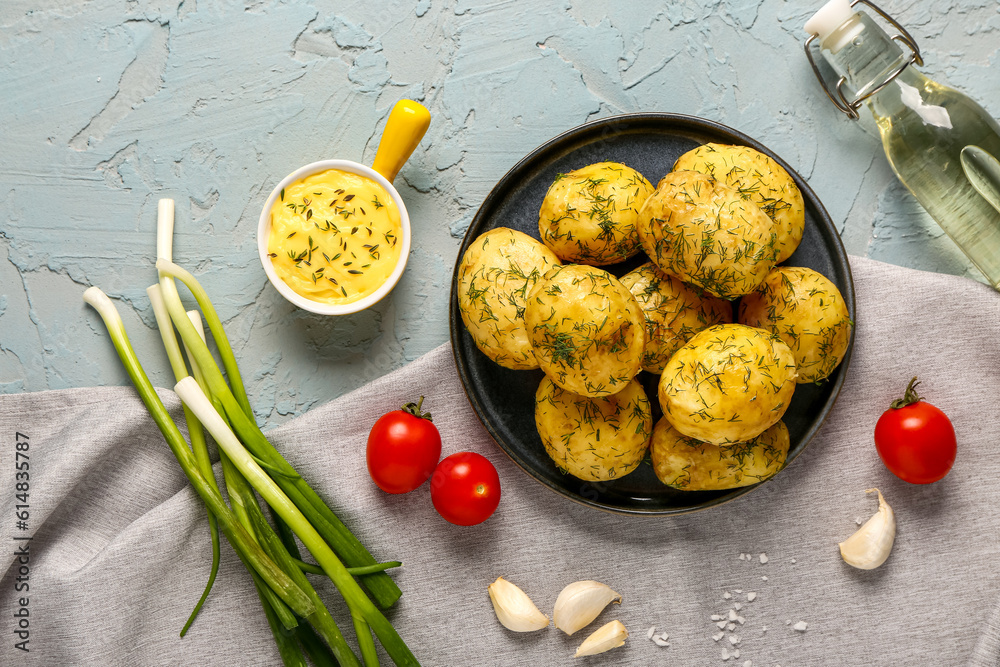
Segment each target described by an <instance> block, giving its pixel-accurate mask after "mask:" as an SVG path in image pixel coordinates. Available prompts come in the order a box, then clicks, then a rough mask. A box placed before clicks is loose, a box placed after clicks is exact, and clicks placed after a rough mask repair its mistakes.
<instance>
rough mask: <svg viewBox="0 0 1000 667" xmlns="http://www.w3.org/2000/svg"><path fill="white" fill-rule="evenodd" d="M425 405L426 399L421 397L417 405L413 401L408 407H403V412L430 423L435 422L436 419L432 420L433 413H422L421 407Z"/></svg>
mask: <svg viewBox="0 0 1000 667" xmlns="http://www.w3.org/2000/svg"><path fill="white" fill-rule="evenodd" d="M423 404H424V397H423V396H421V397H420V400H419V401H417V402H416V403H413V402H412V401H411V402H410V403H407V404H406V405H404V406H403V408H402V410H403V412H405V413H407V414H410V415H413V416H414V417H417V418H418V419H426V420H427V421H429V422H433V421H434V419H432V418H431V413H429V412H421V411H420V406H421V405H423Z"/></svg>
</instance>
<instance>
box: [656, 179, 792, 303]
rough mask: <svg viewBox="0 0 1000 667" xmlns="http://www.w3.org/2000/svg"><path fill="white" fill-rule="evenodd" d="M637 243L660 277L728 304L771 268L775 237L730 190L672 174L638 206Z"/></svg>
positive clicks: (764, 219) (753, 208)
mask: <svg viewBox="0 0 1000 667" xmlns="http://www.w3.org/2000/svg"><path fill="white" fill-rule="evenodd" d="M639 240H640V242H641V243H642V248H643V250H645V251H646V254H647V255H649V258H650V259H651V260H653V262H654V263H656V265H657V266H658V267H659V268H660V270H662V271H663V272H664V273H667V274H669V275H672V276H676V277H677V278H680V279H681V280H683V281H684V282H686V283H691V284H693V285H696V286H698V287H700V288H701V289H703V290H705V291H706V292H708V293H709V294H712V295H713V296H718V297H722V298H723V299H733V298H736V297H738V296H742V295H743V294H747V293H749V292H752V291H753V290H754V289H756V288H757V285H759V284H760V283H761V281H762V280H764V276H766V275H767V273H768V272H769V271H770V270H771V269H772V268H774V263H775V256H776V248H775V243H776V242H777V235H776V234H775V232H774V223H773V222H771V219H770V218H769V217H767V216H766V215H765V214H764V212H763V211H761V210H760V207H759V206H757V205H756V204H754V203H753V202H750V201H745V200H744V199H743V198H742V197H740V194H739V193H738V192H737V191H736V190H735V189H734V188H732V187H730V186H728V185H726V184H725V183H722V182H721V181H718V180H716V179H715V178H713V177H711V176H709V175H707V174H701V173H698V172H695V171H674V172H671V173H669V174H667V175H666V176H664V177H663V179H662V180H661V181H660V183H659V184H658V185H657V186H656V190H655V191H654V192H653V194H652V195H650V197H649V199H647V200H646V203H645V204H644V205H643V208H642V211H640V214H639Z"/></svg>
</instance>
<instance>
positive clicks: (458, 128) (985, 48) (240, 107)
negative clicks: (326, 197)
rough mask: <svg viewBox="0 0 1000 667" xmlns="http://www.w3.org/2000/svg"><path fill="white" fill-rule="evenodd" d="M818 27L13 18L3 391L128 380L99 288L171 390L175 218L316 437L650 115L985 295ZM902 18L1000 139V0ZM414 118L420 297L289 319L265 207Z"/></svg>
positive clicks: (217, 9) (276, 11)
mask: <svg viewBox="0 0 1000 667" xmlns="http://www.w3.org/2000/svg"><path fill="white" fill-rule="evenodd" d="M820 4H821V2H819V1H817V2H801V1H796V2H782V1H777V0H762V1H757V0H716V1H711V0H684V1H681V2H669V3H664V2H646V1H644V2H628V3H608V2H606V1H604V0H579V1H574V2H553V3H528V2H510V1H496V2H486V1H482V2H479V1H466V0H458V1H450V2H446V1H443V0H433V1H432V0H419V1H418V2H415V3H414V2H393V3H376V2H350V3H347V2H332V1H315V2H308V1H288V2H280V1H274V2H270V1H252V0H246V1H244V2H224V1H222V0H216V1H209V0H173V1H170V2H168V1H166V0H163V1H159V2H156V1H143V2H140V1H137V0H124V1H114V2H113V1H111V0H36V1H33V2H26V1H24V0H5V1H4V2H3V3H0V136H2V144H0V146H2V155H3V157H2V159H0V392H6V393H10V392H24V391H39V390H44V389H59V388H65V387H77V386H93V385H106V384H126V383H127V382H128V381H127V378H126V376H125V374H124V372H123V371H122V369H121V366H120V364H119V363H118V361H117V359H116V358H115V356H114V350H113V348H112V347H111V345H110V343H109V341H108V338H107V335H106V333H105V331H104V328H103V326H102V325H101V323H100V320H99V318H98V317H97V316H96V314H95V313H93V312H92V311H91V310H90V309H89V308H88V307H85V306H84V304H83V302H82V300H81V298H80V296H81V294H82V293H83V291H84V289H85V288H86V287H87V286H90V285H97V286H99V287H101V288H102V289H103V290H105V291H106V292H108V294H110V295H111V296H112V297H114V298H116V299H119V300H120V301H121V303H120V304H119V307H120V310H121V311H122V314H123V316H124V319H125V322H126V327H127V328H128V330H129V332H130V335H131V336H132V339H133V343H134V344H135V346H136V348H137V351H138V353H139V355H140V358H141V359H142V360H143V361H144V363H145V365H146V368H147V371H149V373H150V375H151V376H152V377H153V380H154V382H155V383H156V384H158V385H161V386H170V385H172V378H171V376H170V375H169V371H168V368H167V365H166V360H165V358H164V355H163V353H162V351H161V346H160V343H159V338H158V335H157V333H156V331H155V327H154V323H153V317H152V312H151V310H150V308H149V306H148V303H147V300H146V295H145V288H146V287H147V286H148V285H149V284H151V283H152V282H154V281H155V278H156V272H155V270H154V268H153V262H154V259H155V223H156V204H157V200H158V199H160V198H161V197H172V198H174V199H175V200H176V202H177V237H176V243H175V253H174V256H175V260H176V261H177V262H178V263H180V264H182V265H184V266H185V267H187V268H188V269H190V270H191V271H193V272H194V273H195V274H196V275H197V276H198V277H199V279H200V280H202V282H203V284H204V285H205V286H206V288H207V289H208V291H209V293H210V294H211V295H212V297H213V300H214V301H215V304H216V307H217V308H218V309H219V311H220V313H221V315H222V317H223V319H224V320H225V322H226V326H227V330H228V332H229V335H230V338H231V339H232V341H233V345H234V348H235V350H236V354H237V357H238V359H239V360H240V364H241V367H242V368H243V371H244V374H245V379H246V381H247V384H248V389H249V392H250V394H251V400H252V402H253V404H254V407H255V409H256V411H257V413H258V416H259V417H260V419H261V420H262V421H264V422H266V423H269V424H276V423H279V422H281V421H283V420H285V419H287V418H288V417H290V416H293V415H296V414H300V413H302V412H304V411H306V410H308V409H309V408H310V407H312V406H314V405H317V404H319V403H322V402H325V401H327V400H329V399H330V398H333V397H335V396H338V395H340V394H342V393H345V392H347V391H350V390H351V389H353V388H355V387H358V386H360V385H362V384H364V383H365V382H367V381H369V380H371V379H373V378H375V377H378V376H379V375H382V374H384V373H385V372H386V371H388V370H390V369H393V368H396V367H399V366H401V365H403V364H405V363H406V362H407V361H410V360H412V359H414V358H416V357H418V356H419V355H421V354H423V353H424V352H426V351H428V350H430V349H432V348H434V347H436V346H437V345H439V344H440V343H442V342H444V341H445V340H447V336H448V333H447V317H448V289H449V284H450V275H451V271H452V268H453V265H454V262H455V259H456V252H457V248H458V245H459V242H460V239H461V236H462V234H463V232H464V230H465V228H466V227H467V225H468V224H469V221H470V220H471V218H472V216H473V214H474V213H475V211H476V208H477V207H478V205H479V204H480V202H481V201H482V199H483V198H484V197H485V195H486V194H487V193H488V192H489V190H490V188H491V187H492V185H493V184H494V183H495V182H496V181H497V180H498V179H499V178H500V177H501V176H502V175H503V174H504V173H505V172H506V170H507V169H509V168H510V167H511V166H513V165H514V164H515V163H516V162H517V161H518V159H520V158H521V157H522V156H523V155H524V154H526V153H528V152H529V151H531V150H532V149H533V148H535V147H536V146H537V145H538V144H540V143H542V142H544V141H546V140H547V139H549V138H550V137H552V136H553V135H556V134H558V133H561V132H562V131H564V130H566V129H569V128H571V127H573V126H576V125H578V124H580V123H583V122H585V121H587V120H591V119H594V118H599V117H602V116H607V115H611V114H618V113H623V112H631V111H671V112H677V113H685V114H692V115H697V116H703V117H706V118H710V119H713V120H716V121H719V122H722V123H724V124H727V125H729V126H731V127H733V128H735V129H737V130H740V131H742V132H745V133H747V134H749V135H751V136H753V137H755V138H757V139H758V140H760V141H761V142H762V143H764V144H765V145H767V146H769V147H771V148H772V149H773V150H774V151H776V152H777V153H778V154H780V155H781V156H782V157H783V158H784V159H785V160H786V161H788V162H789V163H790V164H791V165H792V166H793V167H795V168H796V169H797V170H798V171H799V172H800V173H801V174H802V175H803V176H804V177H805V178H806V179H807V180H808V181H809V183H810V184H811V186H812V187H813V189H814V190H815V191H816V192H817V194H818V195H819V196H820V198H821V199H822V200H823V201H824V203H825V204H826V207H827V209H828V210H829V212H830V214H831V215H832V217H833V219H834V220H835V221H836V222H837V224H838V225H839V226H841V229H842V236H843V240H844V243H845V245H846V247H847V249H848V251H849V252H850V253H852V254H857V255H867V256H870V257H873V258H876V259H880V260H883V261H888V262H892V263H896V264H901V265H906V266H911V267H916V268H922V269H928V270H932V271H940V272H946V273H955V274H967V275H969V276H972V277H978V276H977V274H976V273H975V271H974V270H973V269H970V268H969V266H968V264H967V262H966V261H965V259H964V258H963V257H962V256H961V255H960V253H959V252H958V251H957V250H956V249H955V248H954V247H953V246H952V245H951V243H950V241H949V240H948V239H947V238H945V237H943V236H942V234H941V232H940V231H939V230H938V229H937V227H936V226H935V224H934V222H933V221H932V220H930V219H929V218H928V217H927V216H926V214H924V213H923V212H922V210H921V209H919V207H918V206H917V204H916V203H915V202H914V200H913V199H912V197H910V195H909V194H908V193H907V192H906V191H905V190H904V189H903V188H902V186H900V185H899V184H898V183H897V182H896V181H895V179H894V177H893V175H892V173H891V172H890V170H889V167H888V165H887V163H886V161H885V159H884V157H883V154H882V149H881V145H880V143H879V141H878V137H877V133H876V132H875V131H874V129H873V124H872V123H871V122H870V119H866V120H865V121H863V122H861V123H853V122H851V121H849V120H847V119H846V118H845V117H843V116H842V115H841V114H840V113H839V112H838V111H837V110H836V109H834V107H833V106H832V105H831V104H830V103H829V102H828V101H827V100H826V98H825V96H824V94H823V92H822V90H821V89H820V88H819V85H818V84H817V82H816V81H815V79H814V78H813V75H812V72H811V70H810V68H809V65H808V62H807V61H806V59H805V57H804V55H803V53H802V43H803V41H804V38H805V34H804V33H803V31H802V29H801V27H802V25H803V23H804V22H805V20H806V19H807V18H808V17H809V16H810V15H811V14H812V12H813V11H814V10H815V9H817V8H818V6H819V5H820ZM884 8H885V9H886V10H887V11H889V12H890V13H891V14H893V15H894V16H895V17H896V18H897V19H899V20H900V21H901V22H902V23H903V24H904V25H905V26H907V27H908V28H909V29H910V32H911V33H912V34H913V35H914V37H915V38H916V39H917V41H918V43H919V44H920V46H921V48H922V50H923V52H924V56H925V60H926V65H925V67H924V68H923V69H924V71H925V72H926V73H928V74H929V75H930V76H932V77H933V78H936V79H938V80H939V81H942V82H945V83H949V84H951V85H954V86H956V87H959V88H962V89H964V90H966V91H968V92H970V93H972V94H973V96H974V97H975V98H976V99H978V100H979V101H980V102H981V103H982V104H983V105H984V106H986V107H987V108H988V109H989V110H991V111H992V112H993V114H994V115H997V116H1000V85H997V72H998V65H1000V63H998V60H1000V2H998V0H943V1H941V2H934V3H927V2H918V1H914V0H894V1H893V2H892V3H891V4H886V5H885V6H884ZM403 97H409V98H413V99H416V100H419V101H421V102H422V103H424V104H425V105H426V106H427V107H428V108H429V109H430V111H431V113H432V116H433V121H432V123H431V127H430V130H429V131H428V133H427V136H426V137H425V139H424V141H423V142H422V143H421V145H420V147H419V148H418V149H417V151H416V152H415V154H414V155H413V157H412V158H411V160H410V162H409V163H408V164H407V165H406V166H405V167H404V169H403V171H402V172H401V174H400V176H399V177H398V178H397V180H396V185H397V187H398V188H399V190H400V192H401V194H402V196H403V198H404V199H405V201H406V202H407V207H408V209H409V211H410V215H411V217H412V219H413V224H414V232H415V235H414V247H413V251H412V255H411V258H410V264H409V266H408V268H407V271H406V274H405V275H404V277H403V280H402V282H401V283H400V284H399V286H398V287H397V288H396V290H395V292H394V293H393V295H392V297H391V298H390V299H388V300H385V301H383V302H382V303H380V304H379V305H378V306H376V307H374V308H372V309H371V310H369V311H367V312H364V313H361V314H358V315H355V316H351V317H342V318H337V319H328V318H323V317H320V316H314V315H311V314H308V313H305V312H302V311H298V310H296V309H294V308H293V307H291V306H290V305H289V304H287V303H286V302H285V301H284V300H282V299H281V298H280V297H279V296H278V294H277V293H276V292H275V291H274V290H273V289H272V288H271V287H270V285H269V284H268V283H267V280H266V277H265V275H264V272H263V270H262V269H261V267H260V265H259V263H258V260H257V256H256V251H255V245H254V244H255V240H254V234H255V229H256V221H257V217H258V215H259V212H260V207H261V205H262V203H263V201H264V199H265V197H266V196H267V194H268V192H269V191H270V189H271V187H272V186H273V184H274V183H275V182H276V181H277V180H279V179H280V178H281V177H283V176H284V175H285V174H287V173H288V172H290V171H292V170H293V169H295V168H296V167H298V166H300V165H302V164H304V163H307V162H311V161H313V160H316V159H320V158H330V157H343V158H348V159H354V160H360V161H364V162H368V163H370V162H371V160H372V158H373V156H374V153H375V149H376V146H377V143H378V137H379V136H380V134H381V131H382V128H383V126H384V123H385V119H386V116H387V114H388V112H389V110H390V109H391V107H392V105H393V104H394V103H395V102H396V101H397V100H398V99H400V98H403ZM908 296H909V295H900V298H907V297H908Z"/></svg>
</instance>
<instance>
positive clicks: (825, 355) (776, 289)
mask: <svg viewBox="0 0 1000 667" xmlns="http://www.w3.org/2000/svg"><path fill="white" fill-rule="evenodd" d="M739 321H740V322H741V323H743V324H746V325H748V326H752V327H760V328H761V329H766V330H768V331H770V332H772V333H775V334H777V335H778V336H780V337H781V340H783V341H785V344H787V345H788V347H790V348H791V350H792V354H793V355H795V368H796V370H797V372H798V375H799V377H798V380H797V381H798V382H800V383H801V382H817V381H819V380H823V379H825V378H826V377H828V376H829V375H830V373H832V372H833V370H834V369H835V368H836V367H837V366H838V365H839V364H840V362H841V361H842V360H843V359H844V355H845V354H846V353H847V346H848V344H849V343H850V342H851V329H852V328H853V327H854V323H853V322H852V321H851V316H850V313H848V312H847V304H846V303H845V302H844V297H843V295H841V293H840V290H839V289H837V286H836V285H834V284H833V282H831V281H830V279H829V278H827V277H826V276H824V275H823V274H821V273H817V272H816V271H813V270H812V269H807V268H804V267H792V266H779V267H777V268H775V269H774V270H773V271H771V273H769V274H768V275H767V277H766V278H764V282H763V283H762V284H761V286H760V287H758V288H757V290H756V291H754V292H752V293H751V294H747V295H746V296H744V297H743V298H742V299H741V300H740V307H739Z"/></svg>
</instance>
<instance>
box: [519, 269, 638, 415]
mask: <svg viewBox="0 0 1000 667" xmlns="http://www.w3.org/2000/svg"><path fill="white" fill-rule="evenodd" d="M524 324H525V326H526V327H527V331H528V340H529V342H530V343H531V349H532V350H533V351H534V353H535V359H537V360H538V363H539V365H540V366H541V367H542V370H543V371H545V374H546V375H548V376H549V377H550V378H552V381H553V382H555V383H556V384H557V385H559V386H560V387H562V388H563V389H565V390H567V391H571V392H573V393H575V394H581V395H583V396H608V395H610V394H615V393H618V392H619V391H621V390H622V389H624V388H625V385H627V384H628V383H629V381H631V380H632V378H634V377H635V376H636V374H637V373H638V372H639V366H640V363H641V362H642V350H643V346H644V345H645V343H646V329H645V322H644V320H643V317H642V311H641V310H640V309H639V304H638V303H636V301H635V298H633V297H632V293H631V292H629V291H628V289H626V288H625V286H624V285H622V284H621V283H620V282H618V279H617V278H615V277H614V276H612V275H611V274H610V273H608V272H607V271H604V270H603V269H598V268H596V267H592V266H584V265H582V264H566V265H563V266H559V267H556V268H554V269H550V270H549V272H548V273H546V274H545V275H544V276H543V277H542V279H541V280H539V281H538V283H536V284H535V287H534V288H533V289H532V290H531V292H530V293H529V295H528V302H527V304H526V305H525V308H524Z"/></svg>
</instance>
